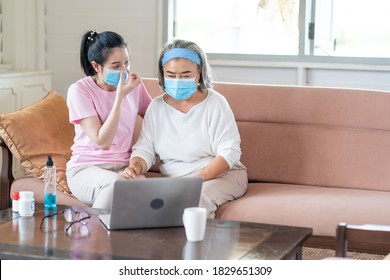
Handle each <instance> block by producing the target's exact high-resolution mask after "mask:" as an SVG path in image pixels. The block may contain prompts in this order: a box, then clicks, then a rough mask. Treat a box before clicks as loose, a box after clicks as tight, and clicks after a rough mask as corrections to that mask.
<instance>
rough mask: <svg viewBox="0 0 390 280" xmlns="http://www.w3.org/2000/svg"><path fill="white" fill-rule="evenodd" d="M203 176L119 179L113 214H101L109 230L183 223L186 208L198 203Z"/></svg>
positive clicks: (102, 220)
mask: <svg viewBox="0 0 390 280" xmlns="http://www.w3.org/2000/svg"><path fill="white" fill-rule="evenodd" d="M202 184H203V179H202V178H200V177H185V178H171V177H170V178H168V177H163V178H142V179H135V180H117V181H116V182H115V183H114V193H113V197H112V206H111V213H110V214H101V215H99V219H100V221H101V222H102V223H103V224H104V225H105V227H106V228H107V229H108V230H116V229H136V228H157V227H175V226H182V225H183V221H182V216H183V211H184V209H185V208H187V207H194V206H198V205H199V199H200V193H201V190H202Z"/></svg>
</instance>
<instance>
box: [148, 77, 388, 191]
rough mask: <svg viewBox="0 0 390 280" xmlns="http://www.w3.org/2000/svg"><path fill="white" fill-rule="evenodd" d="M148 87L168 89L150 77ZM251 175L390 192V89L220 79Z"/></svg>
mask: <svg viewBox="0 0 390 280" xmlns="http://www.w3.org/2000/svg"><path fill="white" fill-rule="evenodd" d="M144 83H145V85H146V87H147V89H148V91H149V93H150V94H151V95H152V96H153V97H155V96H157V95H159V94H161V93H162V91H161V89H160V88H159V87H158V85H157V80H154V79H145V80H144ZM214 89H215V90H216V91H218V92H219V93H221V94H222V95H224V96H225V98H226V99H227V101H228V102H229V104H230V106H231V108H232V110H233V112H234V115H235V118H236V121H237V124H238V128H239V130H240V135H241V149H242V157H241V161H242V163H243V164H244V165H245V166H246V167H247V168H248V176H249V180H250V181H261V182H277V183H292V184H303V185H317V186H330V187H345V188H358V189H372V190H387V191H390V172H389V168H390V92H380V91H371V90H358V89H341V88H314V87H299V86H270V85H249V84H231V83H215V84H214Z"/></svg>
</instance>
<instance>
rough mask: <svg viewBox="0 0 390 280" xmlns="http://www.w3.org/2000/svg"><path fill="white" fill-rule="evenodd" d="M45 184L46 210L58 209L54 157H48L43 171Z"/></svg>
mask: <svg viewBox="0 0 390 280" xmlns="http://www.w3.org/2000/svg"><path fill="white" fill-rule="evenodd" d="M43 176H44V179H43V185H44V208H45V209H46V210H56V209H57V191H56V167H55V165H54V163H53V160H52V157H51V156H50V155H49V156H48V157H47V162H46V166H45V168H44V172H43Z"/></svg>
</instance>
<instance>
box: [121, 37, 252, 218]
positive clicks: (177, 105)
mask: <svg viewBox="0 0 390 280" xmlns="http://www.w3.org/2000/svg"><path fill="white" fill-rule="evenodd" d="M159 84H160V86H161V87H162V88H163V89H164V91H165V94H164V95H162V96H160V97H157V98H155V99H154V100H153V101H152V103H151V104H150V107H149V108H148V110H147V112H146V115H145V119H144V122H143V125H142V132H141V136H140V138H139V140H138V142H137V143H136V144H135V145H134V147H133V154H132V156H131V161H130V166H129V167H128V168H127V169H126V170H125V172H124V176H125V177H127V178H137V177H138V176H139V175H140V174H143V173H145V172H146V171H147V170H148V169H149V168H150V167H151V166H152V165H153V163H154V162H155V156H156V155H159V156H160V159H161V164H160V171H161V173H162V174H163V175H165V176H174V177H182V176H200V177H202V178H203V180H204V183H203V189H202V194H201V200H200V206H201V207H205V208H206V209H207V210H208V214H209V218H213V217H214V216H215V211H216V209H217V208H218V207H219V206H220V205H222V204H223V203H225V202H227V201H230V200H233V199H235V198H238V197H240V196H242V195H243V194H244V193H245V191H246V188H247V181H248V178H247V172H246V168H245V166H244V165H242V164H241V163H240V161H239V160H240V157H241V149H240V141H241V140H240V135H239V132H238V128H237V124H236V122H235V119H234V115H233V112H232V110H231V109H230V106H229V104H228V103H227V101H226V99H225V98H224V97H223V96H222V95H220V94H219V93H218V92H216V91H214V90H213V89H212V88H211V70H210V67H209V65H208V63H207V59H206V56H205V54H204V53H203V51H202V50H201V49H200V48H199V46H198V45H196V44H195V43H193V42H189V41H183V40H176V41H174V42H173V43H171V44H168V45H167V46H166V47H165V48H164V49H163V50H162V52H161V55H160V59H159ZM137 166H142V168H141V169H139V168H136V167H137Z"/></svg>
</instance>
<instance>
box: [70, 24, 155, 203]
mask: <svg viewBox="0 0 390 280" xmlns="http://www.w3.org/2000/svg"><path fill="white" fill-rule="evenodd" d="M80 62H81V67H82V68H83V70H84V73H85V75H86V77H84V78H82V79H80V80H78V81H77V82H75V83H74V84H72V85H71V86H70V87H69V90H68V96H67V104H68V107H69V118H70V122H71V123H72V124H74V126H75V132H76V136H75V138H74V144H73V146H72V157H71V159H70V161H69V162H68V163H67V172H66V175H67V180H68V185H69V188H70V190H71V191H72V193H73V195H75V196H76V197H77V198H78V199H79V200H81V201H83V202H85V203H88V204H91V205H92V206H93V207H95V208H103V209H108V208H110V207H111V199H112V191H113V183H114V181H115V180H117V179H121V178H123V177H122V172H123V170H124V169H125V168H126V167H128V166H129V159H130V155H131V151H132V145H133V133H134V128H135V123H136V118H137V115H140V116H141V117H143V116H144V114H145V112H146V109H147V107H148V106H149V103H150V102H151V97H150V96H149V94H148V92H147V91H146V89H145V87H144V85H143V83H142V81H141V79H140V77H139V76H138V75H137V74H135V73H133V72H130V57H129V52H128V49H127V46H126V43H125V42H124V40H123V38H122V37H121V36H120V35H118V34H117V33H114V32H110V31H106V32H102V33H97V32H96V31H88V32H87V33H85V34H84V36H83V38H82V41H81V49H80Z"/></svg>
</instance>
